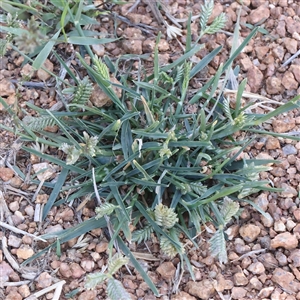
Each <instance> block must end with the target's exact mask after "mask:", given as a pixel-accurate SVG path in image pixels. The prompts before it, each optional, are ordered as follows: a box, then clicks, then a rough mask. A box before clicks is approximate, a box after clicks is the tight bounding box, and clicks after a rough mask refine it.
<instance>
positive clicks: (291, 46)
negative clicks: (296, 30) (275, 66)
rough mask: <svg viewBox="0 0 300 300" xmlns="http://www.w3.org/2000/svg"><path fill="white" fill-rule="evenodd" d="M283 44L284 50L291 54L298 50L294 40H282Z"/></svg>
mask: <svg viewBox="0 0 300 300" xmlns="http://www.w3.org/2000/svg"><path fill="white" fill-rule="evenodd" d="M283 43H284V45H285V48H286V49H287V50H288V51H289V52H290V53H291V54H294V53H296V52H297V50H298V49H297V48H298V42H297V40H295V39H291V38H284V39H283Z"/></svg>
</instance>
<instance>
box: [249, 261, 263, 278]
mask: <svg viewBox="0 0 300 300" xmlns="http://www.w3.org/2000/svg"><path fill="white" fill-rule="evenodd" d="M247 270H249V271H250V272H251V273H253V274H256V275H257V274H258V275H260V274H263V273H264V272H265V271H266V270H265V267H264V265H263V264H262V263H261V262H259V261H257V262H254V263H252V264H251V265H250V266H249V267H248V268H247Z"/></svg>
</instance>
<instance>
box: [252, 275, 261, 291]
mask: <svg viewBox="0 0 300 300" xmlns="http://www.w3.org/2000/svg"><path fill="white" fill-rule="evenodd" d="M250 284H251V286H252V287H253V288H254V289H256V290H258V291H259V290H261V289H262V287H263V284H262V283H261V282H260V281H259V279H258V278H257V277H252V278H251V279H250Z"/></svg>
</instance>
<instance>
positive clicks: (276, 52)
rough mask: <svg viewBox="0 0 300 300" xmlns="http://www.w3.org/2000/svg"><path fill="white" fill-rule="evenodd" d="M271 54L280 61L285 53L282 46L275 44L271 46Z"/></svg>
mask: <svg viewBox="0 0 300 300" xmlns="http://www.w3.org/2000/svg"><path fill="white" fill-rule="evenodd" d="M272 54H273V55H274V57H275V58H278V59H279V60H280V61H282V60H283V58H284V55H285V50H284V48H283V47H282V46H278V45H277V46H276V47H275V48H273V50H272Z"/></svg>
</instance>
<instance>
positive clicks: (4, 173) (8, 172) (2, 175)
mask: <svg viewBox="0 0 300 300" xmlns="http://www.w3.org/2000/svg"><path fill="white" fill-rule="evenodd" d="M13 176H14V171H13V170H12V169H10V168H5V167H1V168H0V179H1V180H3V181H8V180H10V179H11V178H13Z"/></svg>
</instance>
